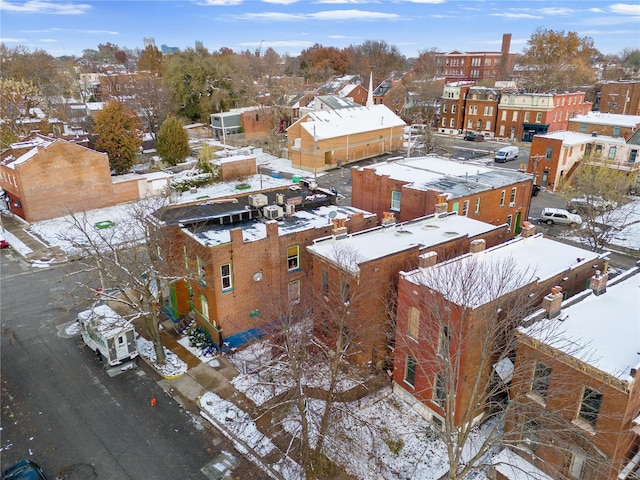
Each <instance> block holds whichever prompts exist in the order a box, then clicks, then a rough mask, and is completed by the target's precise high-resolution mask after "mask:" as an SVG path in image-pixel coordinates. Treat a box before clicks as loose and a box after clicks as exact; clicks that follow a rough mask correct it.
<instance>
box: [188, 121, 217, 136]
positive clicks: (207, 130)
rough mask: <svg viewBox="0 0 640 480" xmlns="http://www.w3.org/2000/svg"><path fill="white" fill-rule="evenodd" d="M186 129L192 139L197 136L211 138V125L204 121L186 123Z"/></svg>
mask: <svg viewBox="0 0 640 480" xmlns="http://www.w3.org/2000/svg"><path fill="white" fill-rule="evenodd" d="M184 129H185V131H186V132H187V137H189V139H190V140H193V139H197V138H211V127H209V126H208V125H205V124H204V123H190V124H189V125H185V126H184Z"/></svg>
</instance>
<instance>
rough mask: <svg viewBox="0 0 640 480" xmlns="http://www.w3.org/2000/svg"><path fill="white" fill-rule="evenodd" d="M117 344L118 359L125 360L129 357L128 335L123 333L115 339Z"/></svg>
mask: <svg viewBox="0 0 640 480" xmlns="http://www.w3.org/2000/svg"><path fill="white" fill-rule="evenodd" d="M114 341H115V344H116V357H117V358H124V357H126V356H128V355H129V346H128V345H127V333H126V332H123V333H121V334H120V335H118V336H117V337H116V338H115V339H114Z"/></svg>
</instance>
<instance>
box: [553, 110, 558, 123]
mask: <svg viewBox="0 0 640 480" xmlns="http://www.w3.org/2000/svg"><path fill="white" fill-rule="evenodd" d="M557 119H558V112H553V121H554V122H555V121H556V120H557Z"/></svg>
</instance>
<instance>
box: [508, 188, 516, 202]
mask: <svg viewBox="0 0 640 480" xmlns="http://www.w3.org/2000/svg"><path fill="white" fill-rule="evenodd" d="M517 190H518V189H517V188H516V187H513V188H512V189H511V196H510V197H509V206H511V205H512V204H513V205H515V203H516V192H517Z"/></svg>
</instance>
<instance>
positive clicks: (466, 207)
mask: <svg viewBox="0 0 640 480" xmlns="http://www.w3.org/2000/svg"><path fill="white" fill-rule="evenodd" d="M467 213H469V200H465V201H464V202H462V215H464V216H465V217H466V216H467Z"/></svg>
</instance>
